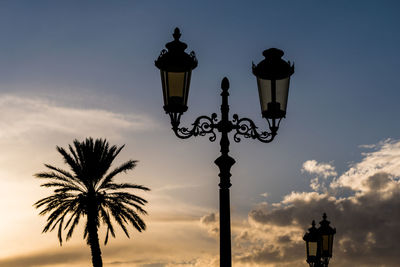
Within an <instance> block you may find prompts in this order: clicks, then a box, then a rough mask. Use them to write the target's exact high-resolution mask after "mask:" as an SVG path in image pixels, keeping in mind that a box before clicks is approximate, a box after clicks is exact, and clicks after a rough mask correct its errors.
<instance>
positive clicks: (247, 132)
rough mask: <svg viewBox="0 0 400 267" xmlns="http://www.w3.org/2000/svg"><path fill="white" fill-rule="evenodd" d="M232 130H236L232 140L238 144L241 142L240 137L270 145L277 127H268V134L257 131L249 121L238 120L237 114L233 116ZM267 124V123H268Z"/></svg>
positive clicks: (247, 119) (246, 119) (244, 119)
mask: <svg viewBox="0 0 400 267" xmlns="http://www.w3.org/2000/svg"><path fill="white" fill-rule="evenodd" d="M232 122H233V128H234V129H235V130H236V133H235V134H234V136H233V140H235V142H237V143H239V142H240V141H241V138H240V137H239V136H240V135H242V136H243V137H244V138H252V139H257V140H259V141H261V142H263V143H270V142H272V140H274V138H275V136H276V134H277V130H278V127H279V123H278V127H275V126H271V125H270V127H269V128H270V132H267V131H261V132H259V131H257V129H258V127H257V126H256V125H255V123H254V122H253V121H252V120H251V119H249V118H241V119H240V118H239V116H238V115H237V114H234V115H233V120H232ZM268 124H269V121H268Z"/></svg>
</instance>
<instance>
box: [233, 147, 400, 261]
mask: <svg viewBox="0 0 400 267" xmlns="http://www.w3.org/2000/svg"><path fill="white" fill-rule="evenodd" d="M371 147H372V146H371ZM373 148H374V149H375V150H374V151H372V152H368V153H363V159H362V160H361V161H360V162H359V163H356V164H353V165H352V166H350V168H349V170H348V171H346V172H344V173H343V174H342V175H340V176H339V177H338V178H337V179H336V180H333V181H331V182H330V183H329V184H328V189H329V190H327V191H325V192H316V191H311V192H292V193H290V194H288V195H286V196H285V197H284V198H283V200H282V201H281V202H278V203H272V204H269V203H266V202H264V203H260V204H259V205H257V206H256V207H255V208H254V209H252V210H251V211H250V212H249V216H248V225H247V226H246V227H243V229H242V230H241V233H239V234H238V235H237V236H236V239H235V241H236V243H237V249H236V254H235V259H236V261H238V262H240V263H241V264H244V265H245V266H260V265H262V266H305V264H306V263H305V253H304V250H305V249H304V246H305V245H304V241H303V240H302V237H303V235H304V233H305V230H306V229H307V228H309V227H310V223H311V221H312V220H313V219H316V221H319V220H321V219H322V218H321V216H322V214H323V213H324V212H326V213H327V214H328V220H331V222H332V223H331V224H332V225H333V226H334V227H336V229H337V234H336V236H335V243H334V258H333V259H332V261H333V262H334V264H335V266H351V265H356V266H365V267H367V266H368V267H369V266H371V267H372V266H382V267H384V266H385V267H389V266H390V267H392V266H393V267H394V266H398V263H399V262H400V255H399V253H398V252H397V251H398V237H399V236H400V223H399V222H400V212H399V211H398V210H399V207H400V182H399V179H398V178H399V176H400V141H394V140H385V141H384V142H381V143H380V144H377V145H376V146H373ZM321 166H324V167H321ZM329 166H330V167H328V165H326V164H319V163H317V162H316V161H307V162H306V163H305V164H304V165H303V169H304V171H307V172H308V173H310V174H319V175H324V174H326V173H327V172H328V173H330V175H334V167H333V166H331V165H329ZM333 189H335V190H333ZM341 189H347V190H350V191H348V192H350V194H347V195H343V194H342V192H343V191H341Z"/></svg>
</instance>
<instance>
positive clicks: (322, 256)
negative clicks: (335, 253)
mask: <svg viewBox="0 0 400 267" xmlns="http://www.w3.org/2000/svg"><path fill="white" fill-rule="evenodd" d="M326 218H327V216H326V213H324V214H323V216H322V221H320V223H319V224H320V227H319V228H318V229H317V228H315V221H314V220H313V221H312V227H311V228H309V229H308V233H306V234H305V235H304V237H303V240H304V241H305V242H306V253H307V263H308V264H309V265H310V267H327V266H328V265H329V259H330V258H332V248H333V236H334V235H335V234H336V229H335V228H332V227H330V226H329V224H330V222H329V221H328V220H327V219H326Z"/></svg>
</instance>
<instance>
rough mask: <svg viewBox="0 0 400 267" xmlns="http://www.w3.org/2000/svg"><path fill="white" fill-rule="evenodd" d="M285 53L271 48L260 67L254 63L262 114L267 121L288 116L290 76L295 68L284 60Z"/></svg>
mask: <svg viewBox="0 0 400 267" xmlns="http://www.w3.org/2000/svg"><path fill="white" fill-rule="evenodd" d="M283 54H284V53H283V51H282V50H280V49H277V48H270V49H267V50H265V51H264V52H263V55H264V57H265V59H264V60H262V61H261V62H260V63H259V64H258V65H254V63H253V74H254V75H255V76H256V77H257V85H258V93H259V97H260V104H261V113H262V116H263V117H264V118H266V119H273V120H275V119H282V118H284V117H285V116H286V106H287V100H288V93H289V81H290V76H291V75H292V74H293V73H294V66H293V65H290V62H286V61H284V60H283V59H282V56H283Z"/></svg>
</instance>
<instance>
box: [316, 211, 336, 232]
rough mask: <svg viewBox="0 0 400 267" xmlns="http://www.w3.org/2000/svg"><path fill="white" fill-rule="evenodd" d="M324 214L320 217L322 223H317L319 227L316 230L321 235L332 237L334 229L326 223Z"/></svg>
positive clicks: (328, 222)
mask: <svg viewBox="0 0 400 267" xmlns="http://www.w3.org/2000/svg"><path fill="white" fill-rule="evenodd" d="M326 218H327V216H326V213H324V215H323V216H322V221H320V222H319V224H320V227H319V228H318V230H319V231H320V234H321V235H334V234H336V228H332V227H331V226H330V225H329V224H330V223H331V222H330V221H328V220H327V219H326Z"/></svg>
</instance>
